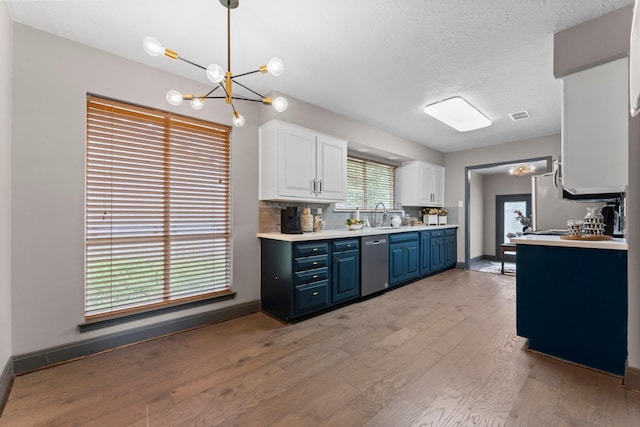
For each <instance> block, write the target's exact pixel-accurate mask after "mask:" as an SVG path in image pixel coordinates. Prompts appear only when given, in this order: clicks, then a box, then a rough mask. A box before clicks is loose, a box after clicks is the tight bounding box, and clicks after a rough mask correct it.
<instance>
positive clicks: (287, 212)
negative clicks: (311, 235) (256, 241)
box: [280, 206, 302, 234]
mask: <svg viewBox="0 0 640 427" xmlns="http://www.w3.org/2000/svg"><path fill="white" fill-rule="evenodd" d="M280 232H281V233H284V234H302V227H301V226H300V210H299V209H298V208H296V207H293V206H289V207H287V208H286V209H282V210H281V211H280Z"/></svg>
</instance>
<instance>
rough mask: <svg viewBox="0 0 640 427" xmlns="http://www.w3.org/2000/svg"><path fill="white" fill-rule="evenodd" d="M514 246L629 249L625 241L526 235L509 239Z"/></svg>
mask: <svg viewBox="0 0 640 427" xmlns="http://www.w3.org/2000/svg"><path fill="white" fill-rule="evenodd" d="M510 242H511V243H515V244H516V245H540V246H564V247H568V248H591V249H612V250H619V251H626V250H628V249H629V247H628V245H627V241H626V239H613V240H598V241H589V240H564V239H561V238H560V236H547V235H539V234H538V235H536V234H527V235H525V236H522V237H516V238H512V239H510Z"/></svg>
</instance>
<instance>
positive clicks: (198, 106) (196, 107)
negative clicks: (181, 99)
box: [191, 98, 204, 110]
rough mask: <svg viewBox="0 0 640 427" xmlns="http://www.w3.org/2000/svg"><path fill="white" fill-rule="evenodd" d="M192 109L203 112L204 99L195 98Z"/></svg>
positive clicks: (192, 101)
mask: <svg viewBox="0 0 640 427" xmlns="http://www.w3.org/2000/svg"><path fill="white" fill-rule="evenodd" d="M191 107H193V109H194V110H202V107H204V99H202V98H193V99H192V100H191Z"/></svg>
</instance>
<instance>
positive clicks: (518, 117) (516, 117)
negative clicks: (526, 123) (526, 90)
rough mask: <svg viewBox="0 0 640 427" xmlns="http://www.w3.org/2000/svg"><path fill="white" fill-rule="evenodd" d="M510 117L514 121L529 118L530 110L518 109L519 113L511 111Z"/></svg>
mask: <svg viewBox="0 0 640 427" xmlns="http://www.w3.org/2000/svg"><path fill="white" fill-rule="evenodd" d="M509 117H511V120H513V121H514V122H517V121H518V120H524V119H528V118H529V117H530V116H529V112H528V111H526V110H525V111H518V112H517V113H511V114H509Z"/></svg>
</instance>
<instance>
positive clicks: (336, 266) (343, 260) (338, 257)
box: [331, 250, 360, 303]
mask: <svg viewBox="0 0 640 427" xmlns="http://www.w3.org/2000/svg"><path fill="white" fill-rule="evenodd" d="M332 267H333V271H332V273H331V302H333V303H340V302H344V301H349V300H351V299H354V298H358V297H359V296H360V251H357V250H355V251H345V252H338V253H334V254H333V266H332Z"/></svg>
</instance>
